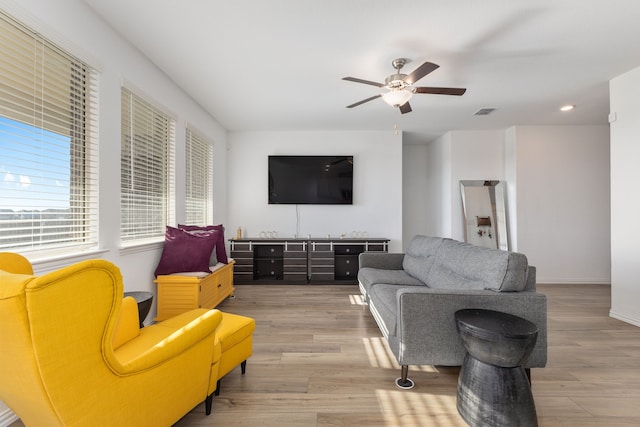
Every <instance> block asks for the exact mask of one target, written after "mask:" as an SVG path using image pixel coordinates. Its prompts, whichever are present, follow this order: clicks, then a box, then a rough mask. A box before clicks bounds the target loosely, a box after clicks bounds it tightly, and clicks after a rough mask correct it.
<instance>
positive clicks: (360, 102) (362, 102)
mask: <svg viewBox="0 0 640 427" xmlns="http://www.w3.org/2000/svg"><path fill="white" fill-rule="evenodd" d="M381 96H382V95H380V94H378V95H375V96H372V97H371V98H367V99H363V100H362V101H359V102H356V103H355V104H351V105H347V108H353V107H357V106H358V105H362V104H364V103H365V102H369V101H373V100H374V99H376V98H380V97H381Z"/></svg>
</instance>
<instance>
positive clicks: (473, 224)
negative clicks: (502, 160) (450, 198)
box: [460, 180, 509, 251]
mask: <svg viewBox="0 0 640 427" xmlns="http://www.w3.org/2000/svg"><path fill="white" fill-rule="evenodd" d="M460 192H461V194H462V212H463V216H464V239H465V242H467V243H471V244H474V245H477V246H484V247H487V248H494V249H502V250H505V251H506V250H509V242H508V238H507V211H506V203H505V183H504V182H502V181H482V180H475V181H474V180H463V181H460Z"/></svg>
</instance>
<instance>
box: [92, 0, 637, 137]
mask: <svg viewBox="0 0 640 427" xmlns="http://www.w3.org/2000/svg"><path fill="white" fill-rule="evenodd" d="M85 2H86V3H88V4H89V5H90V6H91V7H92V8H93V9H94V10H95V11H96V12H97V13H99V14H100V15H102V16H103V17H104V19H105V20H106V21H108V22H109V24H110V25H111V26H112V27H113V28H115V29H116V31H118V32H119V33H120V34H122V35H123V36H124V37H125V38H126V39H128V40H129V41H130V42H131V43H132V44H133V45H135V46H136V47H137V48H138V49H139V50H140V51H142V52H143V53H144V54H145V55H146V56H147V57H148V58H149V59H150V60H151V61H153V62H154V63H155V64H156V65H157V66H158V67H159V68H161V69H162V70H164V72H166V74H167V75H168V76H170V78H171V79H172V80H173V81H175V82H176V84H177V85H178V86H180V87H181V88H182V89H183V90H184V91H186V92H187V93H189V94H190V96H192V97H193V98H194V99H195V100H196V101H197V102H198V103H199V104H200V105H202V106H203V107H204V108H205V109H206V110H207V111H209V113H210V114H211V115H213V116H214V117H215V118H216V119H217V120H218V121H219V122H220V124H221V125H222V126H223V127H225V128H226V129H228V130H230V131H245V130H247V131H255V130H257V131H268V130H278V131H283V130H284V131H294V130H314V131H317V130H392V129H394V126H396V125H397V127H398V129H400V130H402V131H404V132H406V135H407V138H406V139H407V140H408V141H409V142H412V143H419V142H427V141H429V140H433V139H434V138H437V137H438V136H440V135H442V134H444V133H446V132H448V131H450V130H464V129H502V128H506V127H509V126H513V125H567V124H606V123H607V117H608V113H609V101H608V80H610V79H611V78H613V77H616V76H618V75H620V74H623V73H625V72H626V71H629V70H631V69H633V68H636V67H638V66H640V42H639V40H640V25H638V20H639V19H640V2H639V1H637V0H616V1H615V2H612V1H609V0H588V1H585V0H562V1H559V0H535V1H534V0H529V1H525V0H521V1H513V0H511V1H509V0H448V1H443V0H395V1H379V0H269V1H259V0H233V1H229V0H224V1H222V0H187V1H180V2H178V1H175V0H85ZM399 57H402V58H407V59H408V61H409V62H408V63H407V65H406V66H405V67H404V69H403V72H405V73H408V72H410V71H412V70H413V69H414V68H416V67H417V66H419V65H420V64H422V63H423V62H424V61H430V62H433V63H436V64H438V65H440V68H439V69H437V70H436V71H434V72H433V73H431V74H429V75H427V76H426V77H424V78H423V79H421V80H420V81H418V82H417V85H419V86H446V87H466V88H467V93H466V94H465V95H464V96H462V97H457V96H443V95H427V94H419V95H414V97H413V99H412V100H411V106H412V107H413V112H411V113H408V114H404V115H401V114H400V112H399V111H398V109H394V108H392V107H390V106H388V105H387V104H385V103H384V101H382V99H376V100H374V101H371V102H368V103H366V104H363V105H361V106H359V107H356V108H352V109H348V108H345V106H346V105H349V104H352V103H355V102H357V101H360V100H362V99H365V98H368V97H370V96H373V95H376V94H377V93H379V92H380V89H378V88H376V87H375V86H370V85H364V84H358V83H354V82H348V81H343V80H342V77H345V76H352V77H357V78H361V79H365V80H373V81H376V82H384V78H385V77H386V76H388V75H390V74H393V73H394V69H393V68H392V66H391V61H392V60H393V59H395V58H399ZM565 104H574V105H575V106H576V108H575V109H574V110H573V111H571V112H569V113H562V112H560V111H559V108H560V107H561V106H562V105H565ZM481 108H495V109H496V110H495V111H494V112H493V113H492V114H490V115H488V116H474V113H475V112H476V111H478V110H479V109H481Z"/></svg>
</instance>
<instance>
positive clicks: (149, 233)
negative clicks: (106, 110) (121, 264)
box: [120, 87, 175, 246]
mask: <svg viewBox="0 0 640 427" xmlns="http://www.w3.org/2000/svg"><path fill="white" fill-rule="evenodd" d="M174 140H175V123H174V120H173V119H172V118H171V117H170V116H169V115H168V114H167V113H165V112H163V111H161V110H160V109H158V108H157V107H155V106H154V105H152V104H151V103H150V102H147V101H145V100H144V99H142V98H141V97H140V96H138V95H136V94H134V93H133V92H131V90H129V89H127V88H126V87H123V88H122V141H121V170H120V175H121V181H120V185H121V193H120V198H121V199H120V238H121V241H122V244H123V246H127V245H130V244H138V243H144V242H145V241H154V240H161V239H162V238H163V237H164V234H165V226H166V225H167V224H174V211H175V204H174V199H175V197H174V188H175V185H174V169H173V151H174Z"/></svg>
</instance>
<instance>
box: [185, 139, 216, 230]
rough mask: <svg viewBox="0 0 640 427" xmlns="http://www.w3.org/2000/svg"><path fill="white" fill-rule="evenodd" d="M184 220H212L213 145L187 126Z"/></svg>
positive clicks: (206, 221)
mask: <svg viewBox="0 0 640 427" xmlns="http://www.w3.org/2000/svg"><path fill="white" fill-rule="evenodd" d="M185 158H186V165H185V174H186V177H185V180H186V189H185V222H186V223H187V224H200V225H205V224H211V222H212V221H213V145H212V144H211V143H210V142H209V141H208V140H207V139H206V138H204V137H203V136H201V135H200V134H199V133H198V132H196V131H194V130H193V129H191V128H190V127H188V126H187V129H186V137H185Z"/></svg>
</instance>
